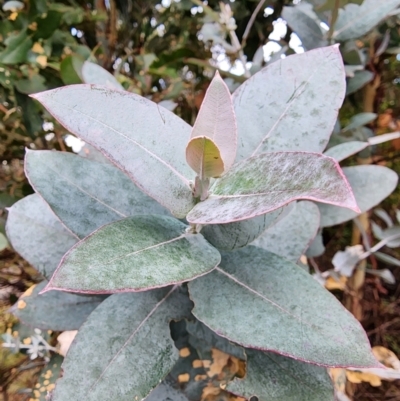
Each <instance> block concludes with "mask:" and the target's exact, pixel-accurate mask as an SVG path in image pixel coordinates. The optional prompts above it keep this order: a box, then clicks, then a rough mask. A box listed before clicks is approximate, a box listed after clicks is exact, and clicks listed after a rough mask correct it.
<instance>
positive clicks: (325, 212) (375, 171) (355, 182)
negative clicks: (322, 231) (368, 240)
mask: <svg viewBox="0 0 400 401" xmlns="http://www.w3.org/2000/svg"><path fill="white" fill-rule="evenodd" d="M343 172H344V174H345V176H346V178H347V179H348V181H349V183H350V185H351V188H352V190H353V192H354V196H355V198H356V201H357V204H358V206H359V207H360V211H361V213H364V212H366V211H368V210H370V209H372V208H373V207H374V206H376V205H378V204H379V203H381V202H382V201H383V200H384V199H385V198H387V197H388V196H389V195H390V194H391V193H392V192H393V191H394V190H395V189H396V186H397V182H398V176H397V174H396V173H395V172H394V171H392V170H390V169H388V168H387V167H383V166H353V167H344V168H343ZM318 207H319V210H320V212H321V226H322V227H330V226H334V225H336V224H341V223H344V222H346V221H348V220H351V219H354V217H357V215H358V214H359V213H356V212H353V211H352V210H348V209H343V208H341V207H337V206H332V205H323V204H318Z"/></svg>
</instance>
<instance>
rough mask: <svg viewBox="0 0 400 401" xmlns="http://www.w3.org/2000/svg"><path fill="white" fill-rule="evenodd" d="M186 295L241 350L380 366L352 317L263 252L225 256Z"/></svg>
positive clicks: (303, 275)
mask: <svg viewBox="0 0 400 401" xmlns="http://www.w3.org/2000/svg"><path fill="white" fill-rule="evenodd" d="M189 292H190V297H191V299H192V301H193V302H194V304H195V307H194V309H193V314H194V315H195V316H196V317H197V318H198V319H199V320H200V321H202V322H203V323H204V324H206V325H207V326H208V327H210V328H211V329H212V330H213V331H215V332H216V333H217V334H219V335H220V336H223V337H226V338H228V339H230V340H231V341H234V342H235V343H238V344H240V345H243V346H245V347H249V348H256V349H260V350H264V351H273V352H276V353H279V354H282V355H286V356H290V357H292V358H294V359H298V360H302V361H305V362H308V363H315V364H318V365H324V366H332V367H335V366H336V367H339V366H344V367H348V366H352V367H376V366H378V365H379V364H378V362H377V361H376V360H375V358H374V357H373V355H372V352H371V349H370V345H369V342H368V338H367V336H366V334H365V332H364V330H363V328H362V327H361V325H360V323H359V322H358V321H357V320H356V319H355V318H354V316H353V315H352V314H351V313H350V312H349V311H347V310H346V309H345V308H344V307H343V306H342V305H341V304H340V302H339V301H337V299H336V298H335V297H334V296H333V295H332V294H330V293H329V292H328V291H326V290H325V289H324V288H323V287H322V286H321V285H320V284H318V283H317V281H315V280H314V279H313V278H312V277H311V276H310V275H309V274H308V273H306V272H305V271H303V270H302V269H301V268H299V267H298V266H297V265H295V264H293V263H291V262H289V261H287V260H285V259H283V258H281V257H280V256H278V255H275V254H273V253H270V252H268V251H265V250H264V249H261V248H256V247H254V246H248V247H246V248H243V249H241V250H238V251H234V252H231V253H227V254H224V256H223V259H222V262H221V265H220V267H217V268H216V269H215V270H214V271H213V272H211V273H210V274H208V275H206V276H204V277H201V278H199V279H196V280H193V281H192V282H190V283H189ZM304 294H307V296H304ZM238 300H240V302H238ZM233 306H234V307H233ZM238 322H240V324H238Z"/></svg>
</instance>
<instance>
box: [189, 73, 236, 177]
mask: <svg viewBox="0 0 400 401" xmlns="http://www.w3.org/2000/svg"><path fill="white" fill-rule="evenodd" d="M236 147H237V128H236V118H235V112H234V110H233V104H232V99H231V94H230V92H229V89H228V87H227V86H226V84H225V82H224V81H223V80H222V78H221V76H220V75H219V73H218V71H217V72H216V74H215V76H214V78H213V80H212V81H211V83H210V86H209V87H208V89H207V92H206V95H205V97H204V100H203V103H202V105H201V107H200V110H199V114H198V116H197V119H196V122H195V124H194V126H193V129H192V132H191V135H190V140H189V143H188V145H187V147H186V161H187V163H188V164H189V166H190V167H191V168H192V169H193V170H194V172H195V173H196V174H197V177H198V179H200V181H205V180H208V179H209V178H217V177H220V176H221V175H222V174H223V173H225V172H227V171H228V170H229V169H230V167H231V166H232V164H233V163H234V161H235V158H236Z"/></svg>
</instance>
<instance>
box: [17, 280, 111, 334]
mask: <svg viewBox="0 0 400 401" xmlns="http://www.w3.org/2000/svg"><path fill="white" fill-rule="evenodd" d="M46 284H47V282H46V281H43V282H41V283H40V284H37V285H33V286H32V287H30V288H29V289H28V290H27V291H25V292H24V293H23V294H22V295H21V297H20V298H19V300H18V302H17V303H16V304H15V305H14V306H13V307H12V308H11V309H10V312H12V313H13V314H14V315H15V316H16V317H17V318H18V319H20V320H21V321H22V322H23V323H25V324H27V325H28V326H30V327H33V328H35V329H42V330H53V331H66V330H78V329H79V327H81V325H82V323H83V322H84V321H85V320H86V318H87V317H88V316H89V315H90V314H91V313H92V312H93V310H94V309H96V308H97V307H98V306H99V305H100V304H101V302H103V301H104V296H89V295H77V294H68V293H67V292H60V291H51V292H48V293H46V294H42V295H39V292H40V291H42V290H43V288H44V287H45V286H46Z"/></svg>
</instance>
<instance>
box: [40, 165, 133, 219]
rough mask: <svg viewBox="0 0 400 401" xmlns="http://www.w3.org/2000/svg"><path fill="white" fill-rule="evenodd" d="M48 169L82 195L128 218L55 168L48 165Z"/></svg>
mask: <svg viewBox="0 0 400 401" xmlns="http://www.w3.org/2000/svg"><path fill="white" fill-rule="evenodd" d="M47 168H48V169H49V170H51V171H53V172H54V173H55V174H56V175H59V176H60V177H61V178H62V179H64V180H65V181H67V183H69V184H70V185H71V186H73V187H75V188H77V189H78V190H79V191H81V192H82V193H84V194H85V195H87V196H88V197H89V198H92V199H94V200H95V201H96V202H98V203H100V204H101V205H103V206H105V207H106V208H108V209H110V210H112V211H113V212H115V213H116V214H118V215H119V216H121V217H127V216H126V215H125V214H123V213H122V212H120V211H119V210H117V209H114V208H113V207H112V206H110V205H108V204H107V203H105V202H103V201H102V200H100V199H99V198H97V197H96V196H95V195H93V194H91V193H89V192H87V191H85V190H84V189H83V188H82V187H80V186H79V185H78V184H76V183H74V182H73V181H71V180H70V179H68V178H67V177H65V176H63V175H62V174H60V173H59V172H58V171H57V170H55V169H54V168H52V167H51V166H49V165H48V164H47Z"/></svg>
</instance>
